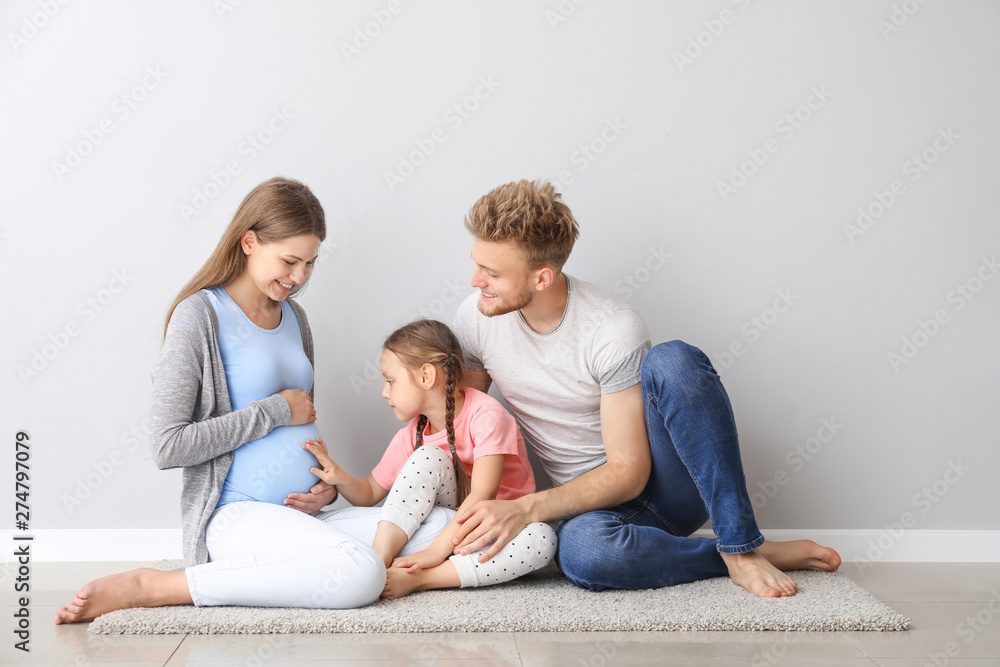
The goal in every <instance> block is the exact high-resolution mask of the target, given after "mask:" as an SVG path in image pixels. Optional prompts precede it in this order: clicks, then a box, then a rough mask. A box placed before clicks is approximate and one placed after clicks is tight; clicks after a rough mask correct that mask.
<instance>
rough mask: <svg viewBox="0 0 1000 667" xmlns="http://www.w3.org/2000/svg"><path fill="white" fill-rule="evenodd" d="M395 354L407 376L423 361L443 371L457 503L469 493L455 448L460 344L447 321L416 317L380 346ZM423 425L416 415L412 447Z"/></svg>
mask: <svg viewBox="0 0 1000 667" xmlns="http://www.w3.org/2000/svg"><path fill="white" fill-rule="evenodd" d="M382 349H383V350H388V351H390V352H392V353H393V354H395V355H396V356H397V357H399V360H400V361H401V362H402V364H403V366H405V367H406V370H407V372H408V373H409V374H410V377H411V378H413V379H416V378H415V373H417V372H419V370H420V368H421V367H422V366H423V365H424V364H433V365H434V366H435V367H436V368H438V370H440V371H442V372H444V376H445V384H444V393H445V404H444V405H445V421H444V425H445V430H446V431H447V432H448V448H449V449H450V450H451V462H452V463H453V464H454V466H455V483H456V487H457V488H458V504H459V505H461V504H462V501H464V500H465V497H466V496H468V495H469V489H470V483H469V476H468V475H467V474H466V473H465V468H464V467H463V466H462V461H461V460H460V459H459V458H458V452H457V451H456V450H455V395H456V394H457V393H458V390H459V388H460V387H461V383H462V374H463V371H464V368H465V366H464V364H463V363H462V345H461V343H459V342H458V338H457V337H456V336H455V334H454V333H453V332H452V330H451V329H449V328H448V325H447V324H444V323H443V322H438V321H437V320H417V321H415V322H410V323H409V324H407V325H405V326H403V327H400V328H399V329H396V330H395V331H394V332H392V333H391V334H389V337H388V338H386V339H385V343H383V345H382ZM425 428H427V416H426V415H420V418H419V419H418V420H417V439H416V442H415V443H414V445H413V449H416V448H417V447H420V446H421V445H422V444H423V438H424V429H425Z"/></svg>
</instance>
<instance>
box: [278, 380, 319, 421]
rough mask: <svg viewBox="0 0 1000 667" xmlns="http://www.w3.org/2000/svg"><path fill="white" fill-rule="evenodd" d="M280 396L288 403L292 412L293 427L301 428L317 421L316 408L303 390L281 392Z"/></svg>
mask: <svg viewBox="0 0 1000 667" xmlns="http://www.w3.org/2000/svg"><path fill="white" fill-rule="evenodd" d="M278 395H279V396H281V397H282V398H284V399H285V400H286V401H288V407H289V408H290V409H291V411H292V421H291V424H290V425H291V426H301V425H302V424H308V423H309V422H314V421H316V408H315V407H314V406H313V402H312V399H311V398H309V394H308V393H307V392H304V391H302V390H301V389H285V390H283V391H279V392H278Z"/></svg>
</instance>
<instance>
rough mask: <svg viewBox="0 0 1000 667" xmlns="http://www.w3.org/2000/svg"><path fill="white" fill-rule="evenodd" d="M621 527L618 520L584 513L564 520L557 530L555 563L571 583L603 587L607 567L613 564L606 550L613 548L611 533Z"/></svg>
mask: <svg viewBox="0 0 1000 667" xmlns="http://www.w3.org/2000/svg"><path fill="white" fill-rule="evenodd" d="M620 529H621V523H620V522H615V521H613V520H611V519H610V518H607V519H602V518H598V517H592V516H588V515H587V514H584V515H581V516H578V517H576V518H573V519H569V520H568V521H563V522H562V523H561V524H559V529H558V530H557V531H556V533H557V535H558V538H559V544H558V548H557V550H556V564H557V565H559V569H560V570H562V573H563V574H564V575H566V578H567V579H569V580H570V582H572V583H573V584H574V585H576V586H579V587H580V588H587V589H590V590H592V591H603V590H604V589H605V588H606V587H607V586H606V584H605V583H604V581H605V580H606V574H607V570H608V567H609V566H612V567H613V565H612V563H611V562H610V561H609V559H608V555H609V554H608V550H609V549H612V550H613V549H614V548H615V542H616V541H615V539H614V533H615V532H616V531H617V530H620ZM612 560H613V559H612Z"/></svg>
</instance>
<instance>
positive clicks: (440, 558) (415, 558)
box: [392, 549, 450, 574]
mask: <svg viewBox="0 0 1000 667" xmlns="http://www.w3.org/2000/svg"><path fill="white" fill-rule="evenodd" d="M449 555H450V554H447V553H445V554H436V553H433V552H432V551H431V550H430V549H424V550H423V551H418V552H417V553H415V554H410V555H409V556H400V557H399V558H396V559H395V560H394V561H392V567H401V568H406V571H407V572H408V573H410V574H412V573H414V572H416V571H417V570H427V569H430V568H432V567H437V566H438V565H440V564H441V563H443V562H444V561H445V559H446V558H447V557H448V556H449Z"/></svg>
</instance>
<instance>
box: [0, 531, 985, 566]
mask: <svg viewBox="0 0 1000 667" xmlns="http://www.w3.org/2000/svg"><path fill="white" fill-rule="evenodd" d="M763 532H764V535H765V536H766V537H767V538H768V539H769V540H779V541H780V540H800V539H809V540H814V541H816V542H818V543H820V544H824V545H826V546H829V547H833V548H834V549H836V550H837V552H838V553H839V554H840V556H841V558H843V559H844V561H848V562H850V561H870V562H879V561H881V562H897V563H899V562H906V563H973V562H974V563H996V562H1000V531H996V530H903V531H899V532H897V533H895V534H893V533H891V532H889V531H886V530H785V529H780V530H764V531H763ZM25 535H26V534H25V533H20V532H17V531H13V530H0V554H2V556H0V562H10V561H11V560H13V554H14V548H10V545H12V544H13V545H15V548H16V547H17V546H20V545H24V544H30V545H31V547H30V554H31V560H32V561H35V562H61V561H150V560H157V559H161V558H171V559H172V558H181V531H180V530H179V529H162V530H142V529H124V530H55V529H54V530H34V531H31V532H30V533H28V535H31V536H32V537H33V539H32V540H31V541H30V542H29V541H27V540H15V539H14V538H15V537H19V538H20V537H25ZM694 536H695V537H712V536H713V533H712V531H710V530H699V531H697V532H696V533H695V534H694ZM2 545H8V546H2Z"/></svg>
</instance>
